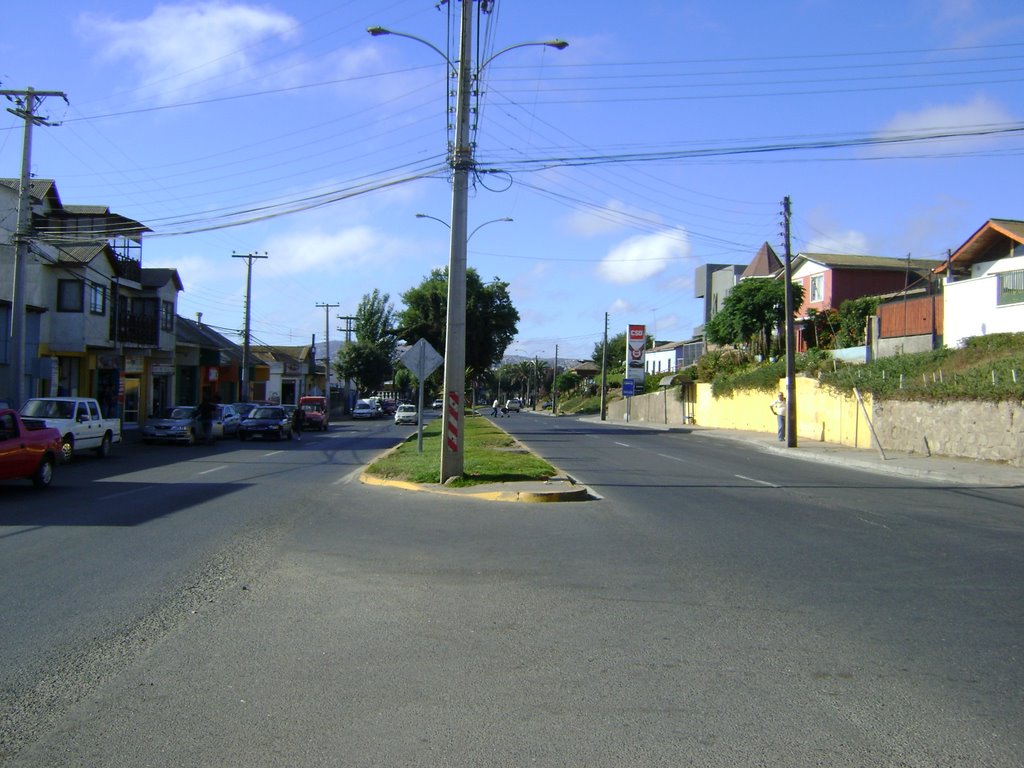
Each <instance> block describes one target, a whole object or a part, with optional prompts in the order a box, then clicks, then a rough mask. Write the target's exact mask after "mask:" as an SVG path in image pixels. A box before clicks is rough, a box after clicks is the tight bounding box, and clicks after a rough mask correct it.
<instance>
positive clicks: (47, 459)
mask: <svg viewBox="0 0 1024 768" xmlns="http://www.w3.org/2000/svg"><path fill="white" fill-rule="evenodd" d="M53 465H54V460H53V456H44V457H43V460H42V461H40V462H39V466H38V467H36V471H35V473H34V474H33V475H32V485H34V486H35V487H36V488H48V487H49V485H50V483H52V482H53Z"/></svg>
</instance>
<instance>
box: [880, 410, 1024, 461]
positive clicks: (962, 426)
mask: <svg viewBox="0 0 1024 768" xmlns="http://www.w3.org/2000/svg"><path fill="white" fill-rule="evenodd" d="M874 424H875V430H876V432H877V433H878V437H879V440H881V442H882V446H883V447H885V448H887V449H892V450H894V451H906V452H909V453H933V454H939V455H942V456H963V457H965V458H972V459H982V460H984V461H1001V462H1006V463H1007V464H1012V465H1013V466H1016V467H1024V406H1022V404H1021V402H1019V401H1018V402H1003V403H981V402H974V401H970V400H961V401H957V402H954V403H922V402H904V401H899V400H890V401H885V402H878V403H876V404H875V409H874Z"/></svg>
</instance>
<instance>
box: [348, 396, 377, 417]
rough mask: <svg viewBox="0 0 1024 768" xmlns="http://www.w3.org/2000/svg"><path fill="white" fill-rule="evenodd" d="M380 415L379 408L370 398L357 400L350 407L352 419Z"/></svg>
mask: <svg viewBox="0 0 1024 768" xmlns="http://www.w3.org/2000/svg"><path fill="white" fill-rule="evenodd" d="M381 415H382V413H381V410H380V408H379V407H378V406H377V404H376V403H375V402H373V401H372V400H357V401H356V404H355V407H354V408H353V409H352V418H353V419H378V418H380V417H381Z"/></svg>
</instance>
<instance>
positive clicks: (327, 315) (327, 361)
mask: <svg viewBox="0 0 1024 768" xmlns="http://www.w3.org/2000/svg"><path fill="white" fill-rule="evenodd" d="M317 306H318V307H323V310H324V331H325V333H326V342H325V343H326V344H327V347H326V348H325V349H324V377H325V378H324V386H325V387H326V389H327V394H326V397H327V412H328V413H330V411H331V310H332V309H334V308H335V307H340V306H341V304H317Z"/></svg>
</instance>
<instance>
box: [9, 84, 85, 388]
mask: <svg viewBox="0 0 1024 768" xmlns="http://www.w3.org/2000/svg"><path fill="white" fill-rule="evenodd" d="M0 96H6V97H7V98H8V99H9V100H11V101H13V102H14V104H15V107H13V108H11V107H8V108H7V111H8V112H10V113H11V114H12V115H14V116H16V117H20V118H21V119H22V120H24V121H25V133H24V139H23V140H22V145H21V179H20V180H19V182H18V225H17V227H18V231H17V232H16V233H15V236H14V242H15V246H14V282H13V285H12V286H11V324H10V329H9V330H10V339H11V343H10V345H11V346H12V347H13V348H14V349H13V352H14V360H13V361H12V362H13V363H14V364H13V365H12V366H11V381H10V383H9V385H8V387H9V389H8V391H9V393H10V394H9V397H10V398H11V400H12V401H13V402H12V403H11V405H12V406H13V407H15V408H21V406H22V404H23V403H24V402H25V263H26V262H27V261H28V246H29V240H30V239H31V236H32V195H31V188H32V126H33V125H55V123H50V122H47V120H46V119H45V118H42V117H39V116H38V115H36V106H37V104H39V103H40V102H42V100H43V99H44V98H45V97H47V96H60V97H61V98H62V99H64V101H65V102H66V101H67V100H68V97H67V94H65V93H63V92H61V91H37V90H35V89H33V88H28V89H26V90H24V91H9V90H2V91H0Z"/></svg>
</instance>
